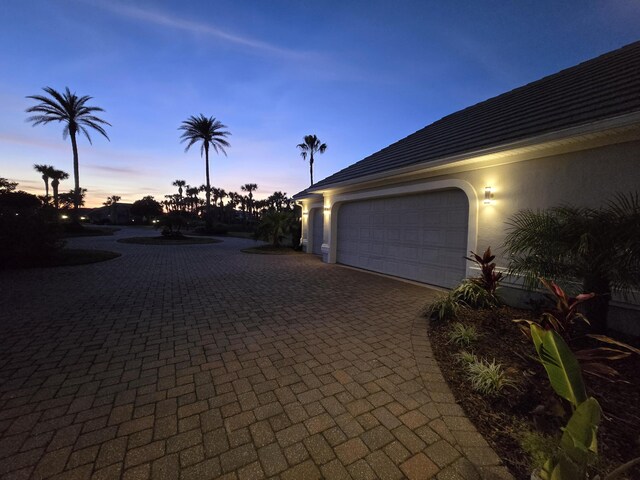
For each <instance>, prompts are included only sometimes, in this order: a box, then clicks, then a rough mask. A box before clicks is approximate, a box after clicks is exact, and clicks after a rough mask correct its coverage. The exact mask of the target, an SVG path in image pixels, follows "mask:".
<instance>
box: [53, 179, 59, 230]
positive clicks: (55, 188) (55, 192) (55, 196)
mask: <svg viewBox="0 0 640 480" xmlns="http://www.w3.org/2000/svg"><path fill="white" fill-rule="evenodd" d="M59 183H60V182H59V180H57V179H55V180H54V181H53V182H51V187H52V188H53V207H54V208H55V209H56V212H57V211H58V185H59ZM57 219H58V216H57V215H56V220H57Z"/></svg>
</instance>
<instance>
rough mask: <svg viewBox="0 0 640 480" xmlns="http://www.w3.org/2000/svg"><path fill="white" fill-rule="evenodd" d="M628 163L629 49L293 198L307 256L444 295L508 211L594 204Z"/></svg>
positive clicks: (636, 156) (636, 136)
mask: <svg viewBox="0 0 640 480" xmlns="http://www.w3.org/2000/svg"><path fill="white" fill-rule="evenodd" d="M639 166H640V42H636V43H633V44H631V45H628V46H626V47H623V48H621V49H619V50H615V51H613V52H610V53H607V54H605V55H602V56H600V57H597V58H595V59H593V60H590V61H587V62H584V63H581V64H579V65H577V66H574V67H571V68H568V69H566V70H562V71H561V72H558V73H556V74H554V75H551V76H548V77H545V78H543V79H541V80H538V81H536V82H533V83H530V84H528V85H525V86H523V87H520V88H517V89H515V90H512V91H510V92H507V93H504V94H502V95H499V96H497V97H494V98H491V99H489V100H486V101H484V102H481V103H479V104H477V105H474V106H471V107H469V108H466V109H464V110H461V111H459V112H456V113H453V114H451V115H448V116H446V117H444V118H442V119H441V120H438V121H437V122H435V123H433V124H431V125H428V126H426V127H425V128H423V129H421V130H419V131H417V132H415V133H413V134H411V135H409V136H408V137H406V138H404V139H402V140H399V141H398V142H396V143H394V144H392V145H389V146H388V147H386V148H384V149H382V150H380V151H379V152H376V153H374V154H373V155H371V156H369V157H367V158H364V159H363V160H360V161H359V162H357V163H354V164H353V165H351V166H349V167H347V168H345V169H343V170H341V171H339V172H337V173H334V174H333V175H331V176H329V177H328V178H325V179H324V180H322V181H320V182H318V183H316V184H315V185H313V186H312V187H310V188H308V189H306V190H304V191H302V192H300V193H298V194H297V195H295V196H294V198H295V199H296V200H297V201H298V202H299V203H300V204H301V205H302V208H303V219H302V244H303V247H304V248H305V249H306V251H307V252H310V253H315V254H318V255H322V259H323V261H325V262H328V263H336V262H337V263H341V264H345V265H351V266H354V267H359V268H363V269H367V270H372V271H375V272H381V273H385V274H390V275H394V276H398V277H402V278H406V279H411V280H416V281H419V282H424V283H428V284H433V285H438V286H443V287H452V286H454V285H455V284H457V283H458V282H459V281H460V280H462V279H463V278H464V277H465V276H468V275H470V274H471V273H472V272H471V271H470V265H469V262H466V261H465V260H464V259H463V256H464V255H465V254H467V252H469V251H470V250H474V251H477V250H484V248H486V247H487V246H489V245H490V246H492V247H494V248H497V247H499V246H500V245H501V244H502V243H503V240H504V235H505V221H506V219H507V218H509V217H510V216H512V215H513V214H514V213H516V212H518V211H519V210H521V209H524V208H532V209H541V208H546V207H550V206H555V205H559V204H563V203H568V202H570V203H574V204H580V205H588V206H598V205H601V204H602V201H603V199H605V198H609V197H610V195H611V193H612V192H616V191H622V192H630V191H634V190H638V189H640V169H639V168H638V167H639ZM505 263H506V262H504V261H503V262H502V264H503V265H504V264H505Z"/></svg>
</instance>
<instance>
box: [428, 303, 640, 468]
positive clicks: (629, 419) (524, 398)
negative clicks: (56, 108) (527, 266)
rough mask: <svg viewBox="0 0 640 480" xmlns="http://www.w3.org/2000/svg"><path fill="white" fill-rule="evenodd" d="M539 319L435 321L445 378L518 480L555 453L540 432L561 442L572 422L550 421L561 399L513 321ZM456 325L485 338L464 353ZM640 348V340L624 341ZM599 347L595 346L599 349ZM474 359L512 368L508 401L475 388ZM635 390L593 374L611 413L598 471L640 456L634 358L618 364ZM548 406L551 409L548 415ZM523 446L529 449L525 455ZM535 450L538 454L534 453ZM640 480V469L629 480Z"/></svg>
mask: <svg viewBox="0 0 640 480" xmlns="http://www.w3.org/2000/svg"><path fill="white" fill-rule="evenodd" d="M518 318H527V319H534V318H537V317H536V316H534V315H533V314H532V312H530V311H526V310H518V309H513V308H509V307H501V308H495V309H487V310H484V309H473V310H472V309H466V308H463V309H461V310H460V311H459V313H458V315H457V319H456V320H454V321H432V322H431V327H430V333H429V335H430V339H431V344H432V346H433V350H434V354H435V357H436V359H437V361H438V363H439V365H440V369H441V370H442V374H443V376H444V378H445V379H446V380H447V382H448V384H449V387H450V388H451V390H452V392H453V394H454V395H455V397H456V400H457V401H458V402H459V403H460V404H461V405H462V407H463V409H464V410H465V413H466V414H467V415H468V416H469V418H470V419H471V421H472V422H473V423H474V424H475V426H476V428H477V429H478V430H479V431H480V432H481V433H482V434H483V435H484V437H485V438H486V439H487V441H488V442H489V443H490V444H491V446H492V447H493V448H494V449H495V450H496V453H497V454H498V455H499V456H500V458H502V460H503V461H504V462H505V464H506V465H507V466H508V467H509V469H510V470H511V472H512V473H513V475H514V476H515V477H516V478H518V479H523V480H524V479H529V478H530V475H531V472H532V470H533V469H534V468H535V461H533V460H532V457H531V455H530V453H528V452H527V451H525V450H529V451H534V450H539V449H540V448H544V447H545V445H546V448H551V449H553V448H554V444H553V442H552V441H548V440H544V437H540V436H539V435H537V434H533V433H532V432H538V433H544V434H547V435H549V436H554V435H555V436H556V437H558V436H559V435H560V432H561V430H560V427H561V426H564V425H565V424H566V421H567V419H568V417H569V415H570V413H569V412H570V408H569V407H568V405H564V408H565V410H566V412H567V413H566V414H565V416H564V417H557V416H553V415H550V414H549V412H550V411H551V410H553V409H552V408H551V406H552V405H553V404H554V399H557V398H558V397H557V395H555V394H554V392H553V390H552V388H551V385H550V384H549V381H548V379H547V374H546V373H545V370H544V369H543V367H542V365H541V364H540V362H539V361H538V360H537V357H536V352H535V349H534V346H533V343H532V341H531V340H530V339H529V338H527V337H526V336H525V335H524V334H523V333H522V331H521V330H520V329H519V327H518V325H517V324H514V323H513V322H512V320H514V319H518ZM454 322H460V323H462V324H464V325H466V326H470V325H473V326H475V327H476V330H477V332H478V334H479V336H478V339H477V340H476V341H474V342H472V344H471V345H470V346H469V347H466V348H461V347H458V346H457V345H455V344H453V343H452V342H451V341H450V336H449V332H450V331H451V328H452V325H453V323H454ZM616 337H617V339H619V340H623V341H626V342H627V343H629V344H631V345H634V346H636V347H638V345H639V344H640V341H638V339H635V340H633V339H629V338H620V337H619V336H616ZM594 346H595V345H594ZM461 350H467V351H472V352H473V353H475V354H476V355H477V356H478V357H479V358H485V359H488V360H489V361H491V360H492V359H495V360H496V362H499V363H501V364H502V366H503V367H504V370H505V373H506V375H507V376H508V378H510V379H512V380H513V381H514V382H515V385H514V386H513V387H508V386H507V387H505V389H504V390H503V391H502V393H499V394H496V395H493V396H491V395H483V394H480V393H477V392H476V391H474V390H473V389H472V388H471V385H470V382H469V380H468V378H467V373H466V370H465V368H464V365H463V364H462V363H461V362H460V361H459V357H458V356H457V354H459V352H460V351H461ZM611 365H612V366H614V367H615V368H616V369H617V370H618V371H619V372H620V374H621V378H622V379H624V380H625V381H626V382H627V383H622V382H615V383H612V382H609V381H606V380H603V379H600V378H597V377H594V376H593V375H588V374H585V375H584V378H585V383H586V386H587V390H588V393H589V394H590V395H592V396H594V397H595V398H596V399H597V400H598V402H600V405H601V406H602V409H603V418H602V421H601V423H600V428H599V430H598V448H599V454H598V461H597V464H596V465H595V466H594V469H595V470H597V471H601V472H611V470H613V468H615V467H616V466H619V465H620V464H622V463H624V462H627V461H629V460H631V459H633V458H635V457H638V456H640V356H638V355H632V356H630V357H628V358H626V359H623V360H619V361H617V362H613V363H611ZM540 405H546V406H547V407H546V409H542V410H545V412H546V413H545V412H541V414H536V413H534V411H535V410H536V409H537V410H538V411H540V410H541V407H540ZM523 443H524V444H525V445H529V447H528V448H523ZM533 445H535V446H533ZM622 478H640V466H637V467H635V469H634V470H632V471H631V472H627V476H626V477H624V476H623V477H622Z"/></svg>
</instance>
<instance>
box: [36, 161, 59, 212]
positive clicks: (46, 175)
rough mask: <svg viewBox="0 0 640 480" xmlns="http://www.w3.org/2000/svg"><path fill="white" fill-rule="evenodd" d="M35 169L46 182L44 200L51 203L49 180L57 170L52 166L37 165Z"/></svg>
mask: <svg viewBox="0 0 640 480" xmlns="http://www.w3.org/2000/svg"><path fill="white" fill-rule="evenodd" d="M33 169H34V170H35V171H36V172H38V173H41V174H42V180H43V181H44V192H45V193H44V199H45V203H49V179H50V178H51V174H52V173H53V171H54V170H55V168H53V167H52V166H51V165H38V164H35V165H34V166H33Z"/></svg>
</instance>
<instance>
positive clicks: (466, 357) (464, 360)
mask: <svg viewBox="0 0 640 480" xmlns="http://www.w3.org/2000/svg"><path fill="white" fill-rule="evenodd" d="M454 356H455V358H456V360H457V361H458V362H459V363H461V364H462V365H464V366H465V367H466V366H467V365H469V364H471V363H475V362H477V361H478V356H477V355H476V354H475V353H473V352H468V351H467V350H462V351H461V352H460V353H456V354H455V355H454Z"/></svg>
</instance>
